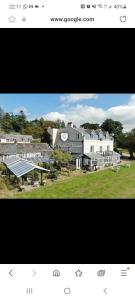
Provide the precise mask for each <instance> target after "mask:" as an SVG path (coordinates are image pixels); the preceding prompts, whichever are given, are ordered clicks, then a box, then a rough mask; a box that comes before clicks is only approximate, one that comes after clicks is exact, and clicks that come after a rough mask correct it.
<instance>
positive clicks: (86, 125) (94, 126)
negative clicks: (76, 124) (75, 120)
mask: <svg viewBox="0 0 135 300" xmlns="http://www.w3.org/2000/svg"><path fill="white" fill-rule="evenodd" d="M81 127H83V128H84V129H90V130H92V129H94V130H96V129H100V125H99V124H98V123H84V124H82V125H81Z"/></svg>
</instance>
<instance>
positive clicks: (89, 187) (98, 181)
mask: <svg viewBox="0 0 135 300" xmlns="http://www.w3.org/2000/svg"><path fill="white" fill-rule="evenodd" d="M18 198H46V199H48V198H50V199H53V198H61V199H62V198H135V163H134V162H133V163H132V164H131V167H130V168H126V167H123V166H120V170H119V171H118V172H113V171H112V169H111V168H110V169H106V170H102V171H97V172H94V173H87V174H83V175H80V176H76V177H72V178H68V179H67V180H65V181H63V182H55V183H53V184H52V185H51V186H48V187H41V188H38V189H36V190H33V191H31V192H27V193H26V192H25V193H24V192H23V193H19V194H18Z"/></svg>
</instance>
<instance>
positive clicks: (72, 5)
mask: <svg viewBox="0 0 135 300" xmlns="http://www.w3.org/2000/svg"><path fill="white" fill-rule="evenodd" d="M9 4H21V5H22V4H33V5H36V4H38V5H42V4H43V5H44V6H45V7H44V8H38V9H35V8H34V9H25V10H23V9H21V10H20V9H15V10H13V9H12V10H11V9H10V10H9V8H8V7H9ZM81 4H96V5H97V4H102V5H104V4H107V5H112V6H113V5H115V4H117V5H124V4H126V5H127V8H126V9H114V8H111V9H108V8H107V9H104V8H102V9H101V8H96V9H94V8H90V9H87V8H85V9H81V8H80V5H81ZM134 12H135V1H134V0H116V1H114V0H105V1H104V0H99V1H98V0H93V1H91V0H90V1H89V0H37V1H36V0H31V1H30V0H29V1H28V0H24V1H23V0H18V1H17V0H0V28H21V27H26V28H69V27H71V28H75V27H78V28H96V27H99V28H119V27H120V28H126V27H127V28H135V17H134ZM12 15H13V16H14V17H15V18H16V19H15V22H9V19H8V18H9V17H10V16H12ZM123 16H126V22H121V21H120V17H123ZM23 17H25V18H26V21H25V22H23V21H22V18H23ZM53 17H54V18H56V17H58V18H59V17H62V18H77V17H81V18H84V17H85V18H94V20H95V21H94V22H66V23H65V22H51V21H50V18H53Z"/></svg>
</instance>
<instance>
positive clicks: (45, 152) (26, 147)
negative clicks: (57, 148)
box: [0, 143, 52, 162]
mask: <svg viewBox="0 0 135 300" xmlns="http://www.w3.org/2000/svg"><path fill="white" fill-rule="evenodd" d="M51 154H52V149H51V147H50V146H49V145H48V144H47V143H18V144H14V143H0V161H1V162H2V161H4V160H6V159H9V158H22V159H32V158H35V157H38V156H39V157H40V156H43V157H46V158H49V157H50V155H51Z"/></svg>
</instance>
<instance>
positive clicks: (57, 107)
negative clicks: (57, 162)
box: [0, 94, 135, 131]
mask: <svg viewBox="0 0 135 300" xmlns="http://www.w3.org/2000/svg"><path fill="white" fill-rule="evenodd" d="M0 107H1V108H3V110H4V111H5V112H10V113H11V112H13V113H15V114H16V113H18V112H19V111H20V110H23V111H24V113H25V114H26V116H27V118H28V119H29V120H32V119H34V118H41V117H43V118H44V119H45V120H53V121H55V120H56V119H58V118H59V119H61V120H64V121H65V123H67V122H71V121H72V122H73V123H74V124H76V125H77V126H79V125H81V124H83V123H86V122H89V123H99V124H102V123H103V121H104V120H105V119H107V118H111V119H113V120H115V121H120V122H121V123H122V124H123V127H124V131H129V130H131V129H132V128H135V94H0Z"/></svg>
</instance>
